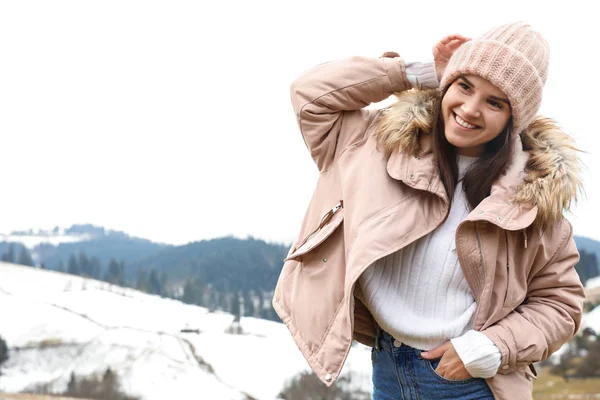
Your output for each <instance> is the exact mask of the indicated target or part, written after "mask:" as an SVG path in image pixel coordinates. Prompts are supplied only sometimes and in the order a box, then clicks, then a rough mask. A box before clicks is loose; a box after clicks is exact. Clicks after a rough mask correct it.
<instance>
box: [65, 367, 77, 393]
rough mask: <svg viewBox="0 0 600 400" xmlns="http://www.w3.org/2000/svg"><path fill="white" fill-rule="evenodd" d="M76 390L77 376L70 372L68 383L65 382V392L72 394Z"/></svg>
mask: <svg viewBox="0 0 600 400" xmlns="http://www.w3.org/2000/svg"><path fill="white" fill-rule="evenodd" d="M77 392H78V387H77V378H76V377H75V372H71V378H70V379H69V383H68V384H67V392H66V393H65V394H70V395H74V394H76V393H77Z"/></svg>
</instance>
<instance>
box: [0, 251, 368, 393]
mask: <svg viewBox="0 0 600 400" xmlns="http://www.w3.org/2000/svg"><path fill="white" fill-rule="evenodd" d="M232 320H233V317H232V316H231V315H230V314H225V313H209V312H208V311H207V310H206V309H205V308H202V307H197V306H191V305H186V304H183V303H181V302H179V301H175V300H171V299H163V298H160V297H158V296H152V295H148V294H144V293H141V292H138V291H136V290H132V289H125V288H121V287H118V286H114V285H110V284H108V283H105V282H100V281H95V280H90V279H84V278H81V277H77V276H72V275H67V274H63V273H59V272H53V271H46V270H40V269H34V268H28V267H21V266H16V265H11V264H6V263H0V321H2V323H1V324H0V335H1V336H2V337H3V338H4V339H5V340H6V342H7V344H8V346H9V348H10V358H9V360H8V361H7V362H6V363H5V364H4V365H3V366H2V379H0V392H19V391H23V390H26V389H31V388H33V387H34V386H35V385H39V384H49V385H50V386H51V388H52V390H54V391H56V392H60V391H63V390H65V388H66V385H67V382H68V380H69V377H70V375H71V373H72V372H74V373H75V375H80V376H83V375H86V376H87V375H93V374H99V375H100V374H102V373H103V372H104V371H105V370H106V368H108V367H110V368H111V369H112V370H113V371H114V372H115V373H116V374H117V375H118V376H119V378H120V381H121V384H122V387H123V389H124V391H125V392H126V393H128V394H130V395H134V396H140V397H141V398H142V399H147V400H158V399H160V400H163V399H175V398H176V399H210V400H220V399H246V398H248V396H251V397H252V398H255V399H260V400H263V399H264V400H267V399H268V400H271V399H276V398H277V395H278V394H279V393H280V391H281V390H282V388H283V387H284V384H285V383H286V381H288V380H289V379H291V378H292V377H294V376H296V375H297V374H299V373H300V372H302V371H305V370H308V365H307V363H306V361H305V360H304V359H303V358H302V356H301V354H300V352H299V350H298V349H297V348H296V345H295V344H294V342H293V341H292V338H291V336H290V335H289V333H288V332H287V330H286V328H285V326H284V325H283V324H280V323H275V322H271V321H266V320H260V319H255V318H242V321H241V326H242V329H243V331H244V333H243V334H241V335H231V334H227V333H225V331H226V330H227V328H228V327H229V326H230V325H231V323H232ZM182 329H191V330H196V329H197V330H199V333H181V330H182ZM370 367H371V361H370V353H369V349H367V348H366V347H364V346H360V345H359V346H357V347H353V349H352V350H351V352H350V355H349V357H348V360H347V363H346V367H345V369H344V373H343V374H342V376H351V378H352V385H353V386H355V385H356V387H358V388H360V389H361V390H363V391H367V392H369V391H370V380H371V375H370V374H371V371H370Z"/></svg>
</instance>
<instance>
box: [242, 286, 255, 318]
mask: <svg viewBox="0 0 600 400" xmlns="http://www.w3.org/2000/svg"><path fill="white" fill-rule="evenodd" d="M243 298H244V316H245V317H254V316H255V315H256V312H255V310H254V300H253V299H252V296H251V295H250V291H249V290H248V289H244V291H243Z"/></svg>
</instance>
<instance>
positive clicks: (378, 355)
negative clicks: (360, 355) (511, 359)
mask: <svg viewBox="0 0 600 400" xmlns="http://www.w3.org/2000/svg"><path fill="white" fill-rule="evenodd" d="M396 344H399V342H396ZM371 360H372V361H373V400H430V399H431V400H445V399H448V400H450V399H463V400H474V399H481V400H494V396H493V394H492V392H491V390H490V388H489V387H488V385H487V383H486V382H485V379H481V378H469V379H465V380H460V381H454V380H450V379H446V378H443V377H442V376H440V375H438V374H437V373H436V372H435V369H436V368H437V366H438V363H439V362H440V360H439V359H437V360H426V359H424V358H422V357H421V351H420V350H417V349H414V348H412V347H410V346H407V345H405V344H401V345H400V347H396V346H395V345H394V338H393V337H392V336H390V334H389V333H387V332H385V331H382V330H380V331H379V333H378V334H377V340H376V342H375V347H373V350H372V353H371Z"/></svg>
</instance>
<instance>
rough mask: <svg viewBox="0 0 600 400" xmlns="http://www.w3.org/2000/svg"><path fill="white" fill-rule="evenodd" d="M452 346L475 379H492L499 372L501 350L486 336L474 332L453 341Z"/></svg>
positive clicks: (468, 332) (471, 331)
mask: <svg viewBox="0 0 600 400" xmlns="http://www.w3.org/2000/svg"><path fill="white" fill-rule="evenodd" d="M451 342H452V346H454V349H455V350H456V353H457V354H458V356H459V357H460V359H461V360H462V362H463V364H465V368H466V369H467V371H469V374H470V375H471V376H472V377H473V378H491V377H492V376H494V375H496V373H497V372H498V367H499V366H500V362H501V354H500V350H498V348H497V347H496V345H495V344H494V342H492V341H491V340H490V338H488V337H487V336H486V335H484V334H483V333H481V332H477V331H474V330H470V331H467V332H466V333H465V334H464V335H462V336H460V337H457V338H454V339H451Z"/></svg>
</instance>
